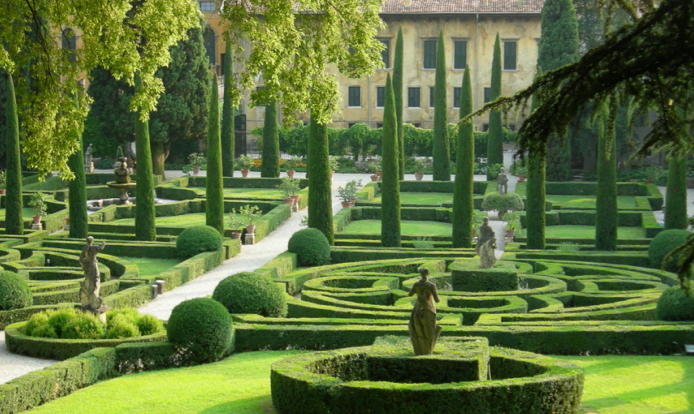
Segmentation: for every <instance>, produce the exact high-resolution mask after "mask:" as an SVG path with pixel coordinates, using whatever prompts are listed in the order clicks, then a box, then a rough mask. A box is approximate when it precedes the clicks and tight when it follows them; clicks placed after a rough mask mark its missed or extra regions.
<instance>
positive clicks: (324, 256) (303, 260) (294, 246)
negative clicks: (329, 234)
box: [287, 229, 330, 266]
mask: <svg viewBox="0 0 694 414" xmlns="http://www.w3.org/2000/svg"><path fill="white" fill-rule="evenodd" d="M287 250H289V251H290V252H292V253H296V259H297V261H298V262H299V265H300V266H320V265H324V264H326V263H328V261H329V260H330V243H329V242H328V239H327V238H326V237H325V235H324V234H323V233H321V232H320V231H319V230H317V229H303V230H299V231H297V232H296V233H294V235H292V238H291V239H289V246H288V247H287Z"/></svg>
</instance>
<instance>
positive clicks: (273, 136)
mask: <svg viewBox="0 0 694 414" xmlns="http://www.w3.org/2000/svg"><path fill="white" fill-rule="evenodd" d="M279 139H280V138H279V134H278V132H277V100H275V99H273V100H272V101H270V103H268V104H267V105H265V125H264V126H263V152H262V157H263V163H262V165H261V166H260V176H261V177H265V178H277V177H279V176H280V141H279Z"/></svg>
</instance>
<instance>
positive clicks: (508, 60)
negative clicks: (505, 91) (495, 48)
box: [504, 41, 518, 70]
mask: <svg viewBox="0 0 694 414" xmlns="http://www.w3.org/2000/svg"><path fill="white" fill-rule="evenodd" d="M517 47H518V43H517V42H516V41H505V42H504V70H516V69H518V68H517V66H516V48H517Z"/></svg>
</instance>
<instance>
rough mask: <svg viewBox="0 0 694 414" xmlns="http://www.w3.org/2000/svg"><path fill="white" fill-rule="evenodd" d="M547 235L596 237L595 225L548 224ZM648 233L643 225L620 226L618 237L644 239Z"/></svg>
mask: <svg viewBox="0 0 694 414" xmlns="http://www.w3.org/2000/svg"><path fill="white" fill-rule="evenodd" d="M545 236H547V237H566V238H576V239H594V238H595V227H594V226H547V227H545ZM645 237H646V233H645V231H644V229H643V227H618V228H617V238H619V239H643V238H645Z"/></svg>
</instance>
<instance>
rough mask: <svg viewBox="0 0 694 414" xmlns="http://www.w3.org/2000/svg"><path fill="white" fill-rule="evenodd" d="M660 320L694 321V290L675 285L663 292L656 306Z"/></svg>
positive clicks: (657, 316)
mask: <svg viewBox="0 0 694 414" xmlns="http://www.w3.org/2000/svg"><path fill="white" fill-rule="evenodd" d="M655 317H656V319H658V320H660V321H694V292H687V290H685V289H682V287H680V286H673V287H671V288H669V289H667V290H666V291H665V292H663V294H662V295H660V299H658V304H657V305H656V308H655Z"/></svg>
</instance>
